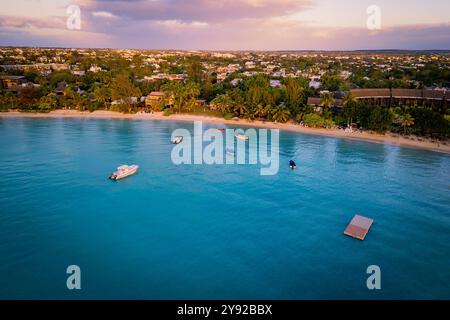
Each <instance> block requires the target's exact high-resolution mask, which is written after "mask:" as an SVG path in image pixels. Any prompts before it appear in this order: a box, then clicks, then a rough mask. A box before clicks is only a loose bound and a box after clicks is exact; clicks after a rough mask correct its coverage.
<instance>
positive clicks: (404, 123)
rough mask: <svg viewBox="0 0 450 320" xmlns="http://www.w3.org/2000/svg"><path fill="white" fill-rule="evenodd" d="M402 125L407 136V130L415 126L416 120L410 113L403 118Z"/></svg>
mask: <svg viewBox="0 0 450 320" xmlns="http://www.w3.org/2000/svg"><path fill="white" fill-rule="evenodd" d="M401 125H402V127H403V132H404V134H406V131H407V128H408V127H411V126H413V125H414V118H413V117H412V116H411V115H410V114H409V113H407V114H405V115H404V116H403V117H402V120H401Z"/></svg>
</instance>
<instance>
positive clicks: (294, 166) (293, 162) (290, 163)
mask: <svg viewBox="0 0 450 320" xmlns="http://www.w3.org/2000/svg"><path fill="white" fill-rule="evenodd" d="M289 168H291V169H292V170H294V169H296V168H297V164H296V163H295V161H294V160H291V161H289Z"/></svg>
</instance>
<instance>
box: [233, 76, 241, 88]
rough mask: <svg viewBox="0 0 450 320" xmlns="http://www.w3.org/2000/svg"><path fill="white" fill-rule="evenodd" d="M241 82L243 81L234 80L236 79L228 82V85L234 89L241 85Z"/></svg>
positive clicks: (239, 79)
mask: <svg viewBox="0 0 450 320" xmlns="http://www.w3.org/2000/svg"><path fill="white" fill-rule="evenodd" d="M242 81H243V80H242V79H241V78H236V79H233V80H231V81H230V84H231V85H232V86H233V87H236V86H238V85H239V84H241V83H242Z"/></svg>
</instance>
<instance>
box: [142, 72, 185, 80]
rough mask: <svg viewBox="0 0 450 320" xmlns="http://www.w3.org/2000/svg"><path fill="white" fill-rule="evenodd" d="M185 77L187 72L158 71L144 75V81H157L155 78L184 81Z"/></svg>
mask: <svg viewBox="0 0 450 320" xmlns="http://www.w3.org/2000/svg"><path fill="white" fill-rule="evenodd" d="M186 78H187V74H184V73H182V74H166V73H158V74H156V75H152V76H145V77H144V80H145V81H157V80H164V79H166V80H170V81H184V80H185V79H186Z"/></svg>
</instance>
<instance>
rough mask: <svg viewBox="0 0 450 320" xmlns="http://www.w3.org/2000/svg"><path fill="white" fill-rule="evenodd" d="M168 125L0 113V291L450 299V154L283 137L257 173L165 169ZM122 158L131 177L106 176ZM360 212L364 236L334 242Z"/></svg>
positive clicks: (6, 294) (172, 125) (237, 168)
mask: <svg viewBox="0 0 450 320" xmlns="http://www.w3.org/2000/svg"><path fill="white" fill-rule="evenodd" d="M180 127H182V128H187V129H189V130H192V128H193V125H192V124H191V123H182V122H169V121H164V122H162V121H131V120H93V119H23V118H11V119H1V118H0V166H1V168H2V169H3V170H2V173H3V177H2V179H0V298H31V299H35V298H69V299H72V298H73V299H79V298H81V299H90V298H105V299H109V298H114V299H115V298H124V299H135V298H138V299H139V298H145V299H197V298H201V299H214V298H222V299H301V298H307V299H315V298H327V299H345V298H357V299H390V298H400V299H409V298H412V299H416V298H425V299H429V298H441V299H442V298H445V299H450V179H449V178H450V157H449V156H448V155H443V154H438V153H433V152H428V151H422V150H414V149H407V148H400V147H397V146H390V145H382V144H372V143H366V142H360V141H352V140H344V139H336V138H330V137H322V136H312V135H303V134H299V133H288V132H281V133H280V163H281V167H280V171H279V173H278V174H277V175H275V176H261V175H260V170H259V169H260V168H259V166H248V165H214V166H207V165H181V166H175V165H174V164H172V161H171V158H170V154H171V150H172V148H173V146H172V145H171V144H170V135H171V133H172V131H173V130H174V129H176V128H180ZM290 159H295V160H296V161H297V165H298V169H297V170H296V171H291V170H289V169H288V167H287V164H288V161H289V160H290ZM123 163H129V164H131V163H136V164H139V165H140V171H139V173H138V174H137V175H135V176H133V177H130V178H128V179H126V180H122V181H120V182H116V183H115V182H111V181H109V180H107V179H106V177H107V176H108V174H109V173H110V172H111V171H113V170H114V168H115V167H117V166H118V165H120V164H123ZM357 213H359V214H362V215H364V216H368V217H371V218H373V219H374V220H375V223H374V225H373V227H372V229H371V231H370V232H369V234H368V236H367V238H366V240H365V241H364V242H361V241H358V240H354V239H351V238H349V237H346V236H344V235H343V230H344V229H345V227H346V226H347V224H348V223H349V221H350V220H351V218H352V217H353V215H354V214H357ZM72 264H75V265H79V266H80V268H81V270H82V278H81V279H82V290H80V291H69V290H68V289H67V287H66V279H67V276H68V275H67V274H66V268H67V266H69V265H72ZM369 265H378V266H380V268H381V273H382V275H381V285H382V289H381V290H379V291H370V290H368V289H367V287H366V279H367V277H368V275H367V274H366V268H367V267H368V266H369Z"/></svg>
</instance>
